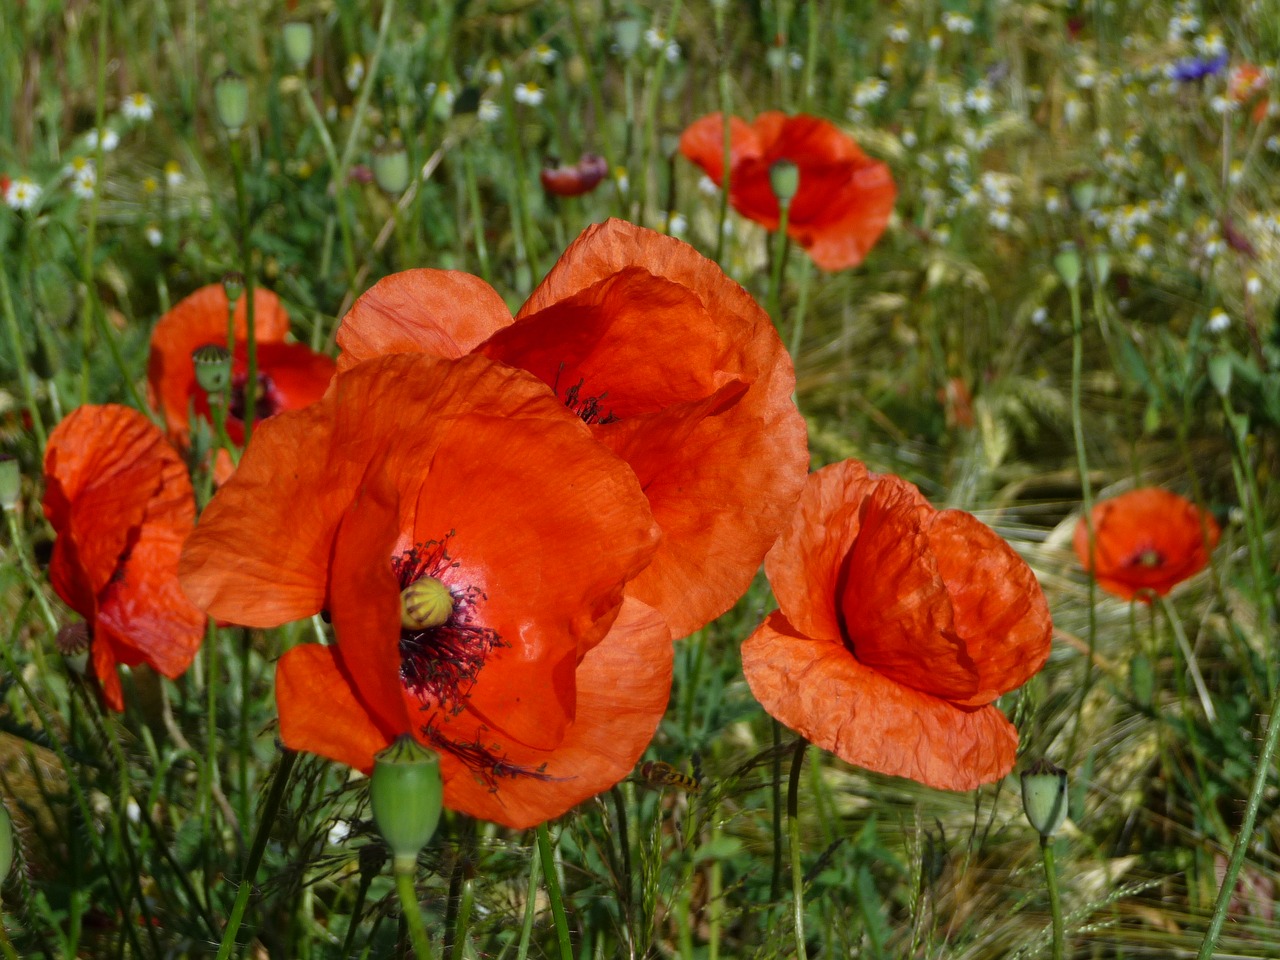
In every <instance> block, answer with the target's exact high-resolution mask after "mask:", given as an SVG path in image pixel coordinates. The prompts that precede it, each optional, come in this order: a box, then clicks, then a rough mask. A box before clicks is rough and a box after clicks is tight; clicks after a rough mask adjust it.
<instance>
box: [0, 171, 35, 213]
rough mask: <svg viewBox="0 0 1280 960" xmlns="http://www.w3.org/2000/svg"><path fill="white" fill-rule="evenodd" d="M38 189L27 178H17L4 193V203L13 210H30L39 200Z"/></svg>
mask: <svg viewBox="0 0 1280 960" xmlns="http://www.w3.org/2000/svg"><path fill="white" fill-rule="evenodd" d="M40 192H41V191H40V187H39V185H38V184H37V183H35V181H33V180H31V179H30V178H29V177H17V178H15V179H14V180H13V181H11V182H10V184H9V186H8V187H7V188H6V189H5V191H4V202H5V203H7V204H8V205H9V206H10V207H11V208H12V209H14V210H31V209H33V208H34V207H35V205H36V204H37V203H38V202H39V200H40Z"/></svg>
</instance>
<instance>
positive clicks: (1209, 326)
mask: <svg viewBox="0 0 1280 960" xmlns="http://www.w3.org/2000/svg"><path fill="white" fill-rule="evenodd" d="M1230 326H1231V318H1230V317H1229V316H1227V311H1225V310H1215V311H1213V313H1211V314H1210V315H1209V322H1208V323H1206V324H1205V325H1204V328H1205V329H1206V330H1208V331H1209V332H1210V333H1222V331H1224V330H1226V329H1227V328H1228V327H1230Z"/></svg>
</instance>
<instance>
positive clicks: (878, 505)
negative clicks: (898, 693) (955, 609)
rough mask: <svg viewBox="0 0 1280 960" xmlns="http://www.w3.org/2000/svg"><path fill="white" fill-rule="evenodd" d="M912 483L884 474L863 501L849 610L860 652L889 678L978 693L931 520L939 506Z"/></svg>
mask: <svg viewBox="0 0 1280 960" xmlns="http://www.w3.org/2000/svg"><path fill="white" fill-rule="evenodd" d="M920 499H921V498H920V494H919V492H918V491H917V490H916V489H915V487H913V486H912V485H911V484H909V483H907V482H906V481H905V480H902V479H900V478H898V477H893V476H887V477H881V478H880V480H879V482H878V483H877V484H876V485H875V487H874V488H873V489H872V490H871V492H870V493H869V494H868V495H867V499H866V500H865V501H864V503H863V507H862V529H861V530H860V531H859V533H858V539H857V542H856V543H855V544H854V545H853V550H852V552H851V553H850V554H849V558H848V564H847V566H846V569H845V572H844V586H843V590H842V597H841V610H842V612H843V615H844V625H845V631H846V635H847V636H848V637H849V640H850V642H851V643H852V645H853V653H854V655H856V656H857V658H858V661H859V662H860V663H862V664H863V665H865V666H867V667H870V668H872V669H873V670H876V671H878V672H879V673H880V674H882V675H883V676H885V677H888V678H889V679H891V680H894V681H896V682H897V683H901V684H904V685H905V686H908V687H912V688H913V689H915V690H919V691H922V692H924V693H929V694H932V695H933V696H935V697H940V698H942V699H944V700H960V699H964V698H967V697H971V696H973V694H974V693H975V692H976V691H977V689H978V671H977V668H976V667H975V666H974V663H973V661H972V660H971V659H970V658H969V655H968V652H967V651H966V650H965V646H964V643H963V641H962V640H961V639H960V637H959V635H958V634H957V633H956V632H955V624H954V621H953V617H952V609H951V598H950V595H949V594H948V593H947V587H946V584H945V583H944V582H943V579H942V576H941V574H940V573H939V572H938V560H937V558H935V557H934V555H933V552H932V550H930V544H929V538H928V536H927V534H926V533H925V527H926V525H927V524H928V523H929V522H930V520H931V519H932V517H933V514H934V513H935V511H934V509H933V508H932V507H931V506H929V505H928V504H927V503H921V502H920Z"/></svg>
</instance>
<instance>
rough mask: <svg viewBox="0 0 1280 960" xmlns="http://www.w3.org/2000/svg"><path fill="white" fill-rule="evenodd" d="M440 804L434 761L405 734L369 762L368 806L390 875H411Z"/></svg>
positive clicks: (436, 820) (436, 756) (433, 827)
mask: <svg viewBox="0 0 1280 960" xmlns="http://www.w3.org/2000/svg"><path fill="white" fill-rule="evenodd" d="M443 799H444V782H443V780H441V778H440V756H439V754H437V753H434V752H433V751H431V750H428V749H427V748H426V747H424V746H422V744H420V743H418V741H417V740H415V739H413V737H412V736H410V735H409V734H407V733H403V734H401V735H400V736H399V737H397V738H396V740H395V742H394V743H392V744H391V746H389V747H387V748H386V749H385V750H383V751H382V752H381V753H379V754H378V755H377V756H376V757H374V758H373V776H372V777H371V778H370V781H369V805H370V806H371V807H372V809H373V822H374V823H375V824H377V827H378V832H379V833H381V834H382V839H383V840H385V841H386V842H387V846H388V847H390V848H391V856H392V858H393V867H394V869H395V871H396V873H412V872H413V871H414V869H415V867H416V865H417V862H418V853H419V852H420V851H421V850H422V848H423V847H425V846H426V845H427V842H428V841H429V840H430V839H431V837H432V836H433V835H434V834H435V832H436V825H437V824H439V822H440V808H441V806H442V804H443Z"/></svg>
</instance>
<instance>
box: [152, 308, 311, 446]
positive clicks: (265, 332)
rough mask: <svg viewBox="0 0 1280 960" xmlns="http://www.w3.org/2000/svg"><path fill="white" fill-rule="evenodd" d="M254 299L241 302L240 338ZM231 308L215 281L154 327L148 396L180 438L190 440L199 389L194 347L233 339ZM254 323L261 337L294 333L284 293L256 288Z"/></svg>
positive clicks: (257, 336) (261, 340)
mask: <svg viewBox="0 0 1280 960" xmlns="http://www.w3.org/2000/svg"><path fill="white" fill-rule="evenodd" d="M248 304H249V301H248V298H247V297H241V298H240V299H239V301H238V302H237V303H236V311H235V321H234V323H235V327H234V329H235V337H236V339H237V340H244V339H245V338H246V337H247V336H248ZM228 308H229V302H228V300H227V292H226V290H225V289H224V288H223V286H222V284H220V283H211V284H209V285H208V286H204V287H201V288H200V289H199V290H197V291H196V292H195V293H193V294H191V295H190V296H189V297H185V298H184V299H182V300H180V301H178V303H176V304H174V306H173V309H171V310H170V311H169V312H168V313H166V314H165V315H164V316H163V317H161V318H160V319H159V321H157V323H156V326H155V329H154V330H153V331H152V332H151V353H150V356H149V357H148V359H147V399H148V402H149V403H150V405H151V406H152V407H154V408H157V409H159V410H160V411H161V412H162V413H163V415H164V421H165V428H166V429H167V430H168V431H169V435H170V437H172V438H174V439H175V441H176V442H178V443H181V444H185V443H186V440H187V433H188V424H187V415H188V410H189V408H190V405H191V404H192V402H193V401H195V400H196V399H197V394H198V393H199V387H198V386H197V384H196V377H195V366H194V364H193V363H192V360H191V352H192V351H193V350H195V349H196V347H202V346H204V345H205V344H207V343H216V344H220V345H221V346H224V347H225V346H226V345H227V314H228V313H229V312H230V311H229V309H228ZM253 323H254V338H255V339H256V340H257V341H258V342H259V343H278V342H280V341H283V340H284V338H285V337H286V336H288V334H289V314H288V313H287V312H286V311H285V309H284V306H283V305H282V304H281V303H280V298H279V297H277V296H276V295H275V294H274V293H272V292H271V291H270V290H265V289H263V288H262V287H255V288H254V296H253Z"/></svg>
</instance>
